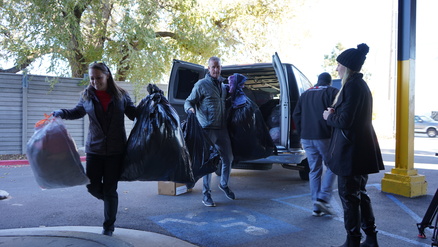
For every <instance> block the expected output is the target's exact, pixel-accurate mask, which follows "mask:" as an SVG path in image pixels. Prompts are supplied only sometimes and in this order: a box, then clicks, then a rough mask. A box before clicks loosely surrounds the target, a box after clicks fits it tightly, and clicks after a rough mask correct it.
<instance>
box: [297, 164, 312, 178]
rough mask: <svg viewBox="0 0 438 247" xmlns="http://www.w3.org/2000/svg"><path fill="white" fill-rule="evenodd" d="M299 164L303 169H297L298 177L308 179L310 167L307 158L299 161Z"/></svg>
mask: <svg viewBox="0 0 438 247" xmlns="http://www.w3.org/2000/svg"><path fill="white" fill-rule="evenodd" d="M299 166H302V167H303V168H304V169H302V170H299V171H298V172H299V174H300V178H301V179H302V180H305V181H309V172H310V168H309V162H308V161H307V159H304V160H303V161H301V163H300V164H299Z"/></svg>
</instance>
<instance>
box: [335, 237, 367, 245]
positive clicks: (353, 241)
mask: <svg viewBox="0 0 438 247" xmlns="http://www.w3.org/2000/svg"><path fill="white" fill-rule="evenodd" d="M360 238H361V236H360V235H359V236H354V235H347V240H345V243H344V244H343V245H340V246H338V247H359V246H360V247H361V246H362V245H361V244H360ZM332 247H336V246H332Z"/></svg>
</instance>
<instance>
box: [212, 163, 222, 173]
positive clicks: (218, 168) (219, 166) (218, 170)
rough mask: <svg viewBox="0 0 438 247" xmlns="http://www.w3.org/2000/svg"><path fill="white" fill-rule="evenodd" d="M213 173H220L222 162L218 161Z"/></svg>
mask: <svg viewBox="0 0 438 247" xmlns="http://www.w3.org/2000/svg"><path fill="white" fill-rule="evenodd" d="M214 173H216V175H218V176H219V177H220V176H221V175H222V162H219V164H218V165H217V169H216V171H215V172H214Z"/></svg>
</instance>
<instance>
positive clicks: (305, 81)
mask: <svg viewBox="0 0 438 247" xmlns="http://www.w3.org/2000/svg"><path fill="white" fill-rule="evenodd" d="M292 68H293V71H294V74H295V78H296V79H297V83H299V84H301V85H302V86H301V87H298V88H299V90H300V94H302V93H304V91H306V90H307V89H309V88H311V87H312V83H310V81H309V80H308V79H307V77H306V76H305V75H303V73H301V71H299V70H298V69H297V68H295V67H294V66H292Z"/></svg>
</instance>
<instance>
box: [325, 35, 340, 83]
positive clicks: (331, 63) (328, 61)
mask: <svg viewBox="0 0 438 247" xmlns="http://www.w3.org/2000/svg"><path fill="white" fill-rule="evenodd" d="M344 50H345V47H344V46H343V45H342V44H341V43H337V44H336V46H335V47H334V48H333V50H332V52H331V53H330V54H328V55H324V65H323V69H324V71H327V72H328V73H330V75H331V76H332V78H338V77H339V76H338V72H336V67H337V65H338V62H336V58H337V57H338V55H339V54H341V52H342V51H344Z"/></svg>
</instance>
